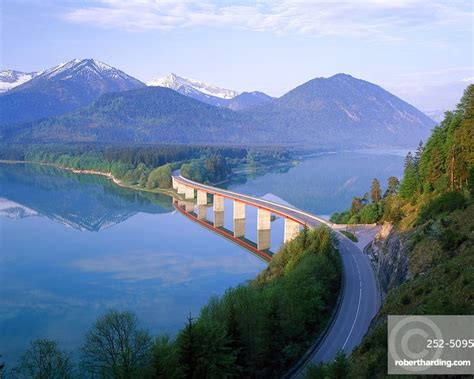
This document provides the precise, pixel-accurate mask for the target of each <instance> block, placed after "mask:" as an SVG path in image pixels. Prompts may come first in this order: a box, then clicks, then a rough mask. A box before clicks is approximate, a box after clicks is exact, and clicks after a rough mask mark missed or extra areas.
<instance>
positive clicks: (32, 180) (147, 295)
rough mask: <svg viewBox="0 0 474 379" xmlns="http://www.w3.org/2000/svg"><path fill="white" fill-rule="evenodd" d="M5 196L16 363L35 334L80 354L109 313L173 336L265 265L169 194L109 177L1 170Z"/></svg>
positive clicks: (0, 319)
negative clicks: (131, 315)
mask: <svg viewBox="0 0 474 379" xmlns="http://www.w3.org/2000/svg"><path fill="white" fill-rule="evenodd" d="M0 197H1V198H2V199H3V200H2V201H0V354H1V355H2V356H3V357H2V359H3V360H5V361H6V363H7V364H8V365H10V366H11V365H12V364H13V362H14V361H15V360H16V358H17V357H18V355H19V354H20V352H21V351H23V350H25V348H26V347H27V345H28V343H29V341H30V340H31V339H34V338H38V337H47V338H52V339H56V340H58V341H59V342H60V345H61V346H62V347H63V348H67V349H69V350H75V349H76V348H77V347H78V346H79V345H80V343H81V341H82V338H83V335H84V333H85V332H86V330H87V329H88V328H89V326H90V325H91V323H92V322H93V321H94V319H95V318H96V317H97V316H99V315H100V314H102V313H103V312H105V310H106V309H108V308H118V309H129V310H133V311H134V312H136V313H137V315H138V317H139V319H140V321H141V322H142V324H143V325H144V326H145V327H147V328H149V329H150V330H151V332H152V333H154V334H157V333H164V332H170V333H174V332H176V331H177V330H178V329H179V328H180V327H181V326H182V325H183V323H184V322H185V319H186V317H187V315H189V313H190V312H191V313H192V314H193V315H197V314H198V313H199V310H200V308H201V307H202V306H203V305H204V304H205V303H206V302H207V301H208V299H209V298H210V297H211V296H212V295H220V294H222V293H223V292H224V291H225V290H226V289H227V288H229V287H232V286H235V285H238V284H240V283H242V282H245V281H246V280H248V279H251V278H254V277H255V275H256V273H257V272H259V271H261V270H262V269H263V268H264V267H265V266H266V265H265V263H263V262H262V261H260V260H259V259H257V258H256V257H254V256H252V255H250V254H248V253H246V252H245V251H243V250H242V249H240V248H238V247H237V246H235V245H234V244H231V243H229V242H228V241H227V240H225V239H223V238H222V237H220V236H218V235H215V234H212V233H209V231H207V230H205V229H203V228H201V227H200V226H199V225H196V224H195V223H194V222H191V221H190V220H188V219H187V218H185V217H183V216H182V215H181V214H179V213H177V212H175V211H174V207H173V206H172V202H171V199H170V198H169V197H167V196H159V195H154V194H147V193H137V192H134V191H129V190H126V189H123V188H120V187H117V186H116V185H114V184H113V183H110V181H108V180H107V179H105V178H102V177H96V176H89V175H76V174H73V173H70V172H64V171H61V170H56V169H52V168H47V167H41V166H29V165H0ZM229 214H230V213H229ZM65 226H67V227H65ZM7 348H8V349H7Z"/></svg>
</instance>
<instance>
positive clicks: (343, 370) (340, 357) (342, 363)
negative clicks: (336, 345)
mask: <svg viewBox="0 0 474 379" xmlns="http://www.w3.org/2000/svg"><path fill="white" fill-rule="evenodd" d="M348 376H349V361H348V360H347V357H346V354H344V352H343V351H342V350H339V351H338V352H337V353H336V358H334V362H333V363H332V364H331V378H334V379H346V378H347V377H348Z"/></svg>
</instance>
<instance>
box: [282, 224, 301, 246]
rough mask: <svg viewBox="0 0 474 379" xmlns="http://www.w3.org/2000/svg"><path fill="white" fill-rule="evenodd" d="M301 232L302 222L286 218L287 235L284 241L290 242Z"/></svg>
mask: <svg viewBox="0 0 474 379" xmlns="http://www.w3.org/2000/svg"><path fill="white" fill-rule="evenodd" d="M299 232H300V224H299V223H297V222H296V221H293V220H290V219H289V218H285V236H284V239H283V242H284V243H286V242H289V241H291V240H292V239H293V238H295V237H296V236H297V235H298V233H299Z"/></svg>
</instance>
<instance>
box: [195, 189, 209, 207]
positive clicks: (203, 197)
mask: <svg viewBox="0 0 474 379" xmlns="http://www.w3.org/2000/svg"><path fill="white" fill-rule="evenodd" d="M197 205H207V193H206V191H202V190H197Z"/></svg>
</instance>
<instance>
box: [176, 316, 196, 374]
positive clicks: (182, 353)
mask: <svg viewBox="0 0 474 379" xmlns="http://www.w3.org/2000/svg"><path fill="white" fill-rule="evenodd" d="M177 343H178V361H179V364H180V365H181V368H182V370H183V374H184V377H185V378H193V377H194V373H195V371H196V367H197V359H198V352H199V345H198V336H197V331H196V324H195V322H194V320H193V318H192V317H191V315H189V317H188V322H187V323H186V326H185V327H184V329H183V330H182V331H181V333H180V334H179V335H178V339H177Z"/></svg>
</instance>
